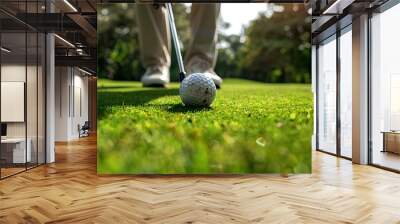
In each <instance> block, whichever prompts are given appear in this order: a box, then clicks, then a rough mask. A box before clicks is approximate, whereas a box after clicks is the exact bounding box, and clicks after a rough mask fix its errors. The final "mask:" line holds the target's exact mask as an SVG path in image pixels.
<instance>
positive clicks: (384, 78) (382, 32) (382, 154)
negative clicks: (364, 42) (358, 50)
mask: <svg viewBox="0 0 400 224" xmlns="http://www.w3.org/2000/svg"><path fill="white" fill-rule="evenodd" d="M398 21H400V5H396V6H394V7H392V8H390V9H388V10H387V11H385V12H383V13H381V14H376V15H374V16H373V17H372V20H371V23H372V24H371V26H372V35H373V36H372V38H371V40H372V51H373V52H374V53H373V54H372V80H371V84H372V93H371V94H372V99H371V104H372V105H371V108H372V111H371V112H372V113H371V120H372V130H371V131H372V163H373V164H377V165H380V166H384V167H388V168H391V169H396V170H400V110H399V107H400V106H399V97H400V63H399V57H398V52H400V42H399V41H398V40H399V39H400V32H398V29H394V27H398Z"/></svg>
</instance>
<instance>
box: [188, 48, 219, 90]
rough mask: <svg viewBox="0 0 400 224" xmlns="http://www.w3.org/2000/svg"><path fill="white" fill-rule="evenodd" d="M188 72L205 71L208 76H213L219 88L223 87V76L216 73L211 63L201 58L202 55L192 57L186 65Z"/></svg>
mask: <svg viewBox="0 0 400 224" xmlns="http://www.w3.org/2000/svg"><path fill="white" fill-rule="evenodd" d="M186 67H187V74H193V73H204V74H205V75H206V76H208V77H209V78H211V79H212V80H213V82H214V84H215V86H216V87H217V88H218V89H219V88H221V84H222V78H221V77H219V76H218V75H217V73H215V71H214V69H213V68H212V65H211V63H209V62H208V61H206V60H204V59H202V58H200V57H196V56H195V57H192V58H191V59H190V60H189V62H188V63H187V65H186Z"/></svg>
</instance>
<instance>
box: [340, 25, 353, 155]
mask: <svg viewBox="0 0 400 224" xmlns="http://www.w3.org/2000/svg"><path fill="white" fill-rule="evenodd" d="M351 65H352V35H351V30H350V31H348V32H346V33H344V34H343V35H341V36H340V123H341V124H340V127H341V129H340V152H341V155H342V156H346V157H349V158H351V156H352V155H351V154H352V150H351V141H352V138H351V136H352V125H351V124H352V110H351V108H352V105H351V103H352V100H351V98H352V86H351V85H352V66H351Z"/></svg>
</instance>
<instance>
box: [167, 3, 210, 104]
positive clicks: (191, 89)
mask: <svg viewBox="0 0 400 224" xmlns="http://www.w3.org/2000/svg"><path fill="white" fill-rule="evenodd" d="M167 11H168V13H167V14H168V20H169V27H170V30H171V34H172V42H173V43H174V47H175V54H176V58H177V61H178V67H179V81H180V82H181V85H180V88H179V95H180V97H181V100H182V102H183V104H184V105H186V106H200V107H208V106H210V105H211V104H212V102H213V101H214V99H215V95H216V91H217V89H216V86H215V84H214V81H213V80H212V79H211V78H210V77H208V76H207V74H205V73H194V74H189V75H188V76H187V77H186V72H185V67H184V65H183V60H182V54H181V48H180V44H179V39H178V33H177V31H176V26H175V19H174V13H173V11H172V4H171V3H167Z"/></svg>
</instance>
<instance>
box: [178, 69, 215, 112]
mask: <svg viewBox="0 0 400 224" xmlns="http://www.w3.org/2000/svg"><path fill="white" fill-rule="evenodd" d="M216 92H217V89H216V87H215V84H214V82H213V80H212V79H211V78H209V77H208V76H206V75H204V74H203V73H194V74H191V75H189V76H188V77H186V78H185V79H184V80H183V81H182V83H181V87H180V89H179V95H180V96H181V99H182V102H183V104H185V105H186V106H203V107H208V106H210V105H211V104H212V102H213V101H214V99H215V95H216Z"/></svg>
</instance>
